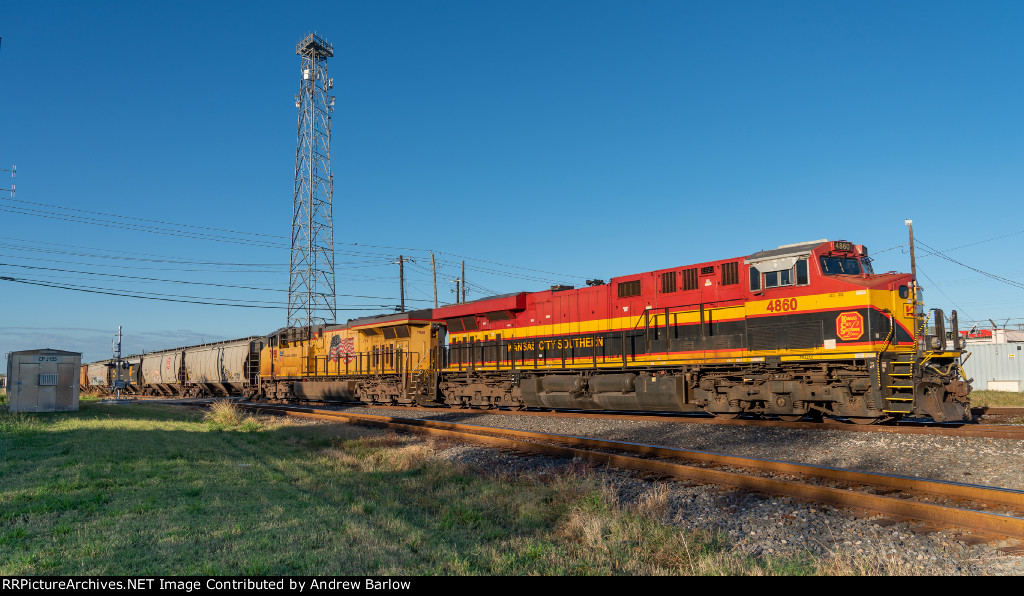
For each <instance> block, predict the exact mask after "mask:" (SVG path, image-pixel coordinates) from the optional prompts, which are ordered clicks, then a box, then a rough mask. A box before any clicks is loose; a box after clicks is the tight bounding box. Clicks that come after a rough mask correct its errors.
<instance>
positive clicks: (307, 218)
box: [288, 33, 337, 330]
mask: <svg viewBox="0 0 1024 596" xmlns="http://www.w3.org/2000/svg"><path fill="white" fill-rule="evenodd" d="M295 53H296V54H297V55H298V56H300V57H301V58H302V65H301V68H300V71H299V93H298V95H296V96H295V107H296V108H298V109H299V132H298V140H297V142H296V145H295V195H294V198H293V201H292V251H291V252H292V254H291V265H290V268H289V272H288V326H289V327H305V328H307V330H308V328H309V326H311V325H318V324H323V323H334V322H335V321H336V320H337V318H336V315H337V302H336V299H335V291H334V215H333V207H332V201H333V197H334V178H333V177H332V176H331V111H333V109H334V97H332V96H330V95H329V92H330V90H331V88H332V87H333V86H334V79H329V78H327V68H326V65H327V59H328V58H331V57H332V56H334V48H333V47H332V46H331V44H329V43H327V42H325V41H324V40H322V39H320V38H319V37H318V36H317V35H315V34H313V33H310V34H309V35H307V36H306V38H305V39H303V40H302V41H300V42H299V43H298V45H296V46H295Z"/></svg>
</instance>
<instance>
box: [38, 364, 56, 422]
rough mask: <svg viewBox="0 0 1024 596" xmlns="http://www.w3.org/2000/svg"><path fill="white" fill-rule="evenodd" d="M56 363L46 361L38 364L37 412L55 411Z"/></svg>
mask: <svg viewBox="0 0 1024 596" xmlns="http://www.w3.org/2000/svg"><path fill="white" fill-rule="evenodd" d="M59 376H60V375H58V374H57V363H56V362H47V363H45V364H41V365H39V374H38V376H37V377H36V379H37V382H38V383H39V395H38V397H37V399H38V407H37V408H36V410H37V411H39V412H56V411H57V382H58V377H59Z"/></svg>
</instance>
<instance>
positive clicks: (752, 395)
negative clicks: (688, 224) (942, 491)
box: [262, 240, 970, 422]
mask: <svg viewBox="0 0 1024 596" xmlns="http://www.w3.org/2000/svg"><path fill="white" fill-rule="evenodd" d="M952 315H953V316H952V321H953V326H954V331H955V325H956V323H955V321H956V313H955V312H953V313H952ZM396 317H397V319H396ZM403 317H404V318H403ZM929 318H930V319H931V320H932V321H933V322H934V333H932V334H931V335H927V336H926V334H925V331H926V329H928V321H929ZM396 321H402V322H401V323H400V324H401V325H405V326H408V328H409V329H410V330H413V329H416V330H417V331H416V334H413V333H412V332H411V331H410V334H409V335H407V336H404V337H402V336H400V335H398V334H397V332H393V333H392V335H393V338H392V339H393V340H395V341H393V342H392V344H391V347H390V348H388V349H390V350H395V349H400V350H403V354H407V355H408V354H410V353H415V354H416V356H415V357H412V356H403V357H402V358H409V363H405V360H402V362H403V364H402V366H401V367H398V368H396V367H394V366H391V368H387V367H386V366H385V367H382V366H379V365H376V366H374V365H366V366H363V365H362V364H360V365H359V366H358V367H357V368H358V370H353V368H352V366H349V367H348V368H347V369H345V370H343V369H342V368H341V367H340V366H338V365H333V368H332V365H330V364H329V361H328V360H325V362H327V364H325V365H324V366H323V367H321V365H319V364H317V363H318V362H319V360H317V359H318V358H323V356H324V354H326V353H327V351H329V348H328V347H327V345H326V341H327V338H328V337H329V336H330V335H329V334H330V333H332V332H338V331H337V329H345V331H344V333H347V334H350V335H351V334H353V333H354V334H355V335H352V337H353V340H354V341H357V343H359V345H357V346H356V347H355V348H354V350H353V354H351V355H350V356H349V357H350V358H354V359H358V361H359V362H360V363H362V362H380V360H373V358H374V356H373V354H374V352H372V351H367V350H370V349H371V348H372V349H377V350H381V349H385V348H384V347H377V348H373V347H372V346H371V343H368V342H366V341H363V342H361V343H360V342H359V341H358V340H356V338H361V337H362V338H365V337H367V333H370V334H372V333H376V332H375V331H368V330H370V329H378V328H379V330H380V331H379V332H380V333H381V334H383V333H384V329H386V328H388V327H393V326H395V325H398V324H399V323H396ZM944 321H945V319H944V316H943V314H942V313H941V311H935V312H934V316H933V317H930V316H929V315H928V314H927V313H925V312H924V310H923V305H922V303H921V301H920V292H919V291H917V288H916V287H915V285H914V281H913V279H912V276H911V275H910V274H905V273H894V272H891V273H883V274H875V273H874V272H873V271H872V269H871V262H870V259H869V258H868V256H867V251H866V249H865V248H864V247H863V246H859V245H855V244H852V243H850V242H845V241H837V242H829V241H824V240H822V241H816V242H809V243H802V244H794V245H787V246H780V247H779V248H777V249H774V250H767V251H762V252H758V253H755V254H752V255H750V256H747V257H737V258H732V259H724V260H720V261H713V262H708V263H700V264H696V265H690V266H686V267H673V268H670V269H663V270H658V271H650V272H646V273H640V274H634V275H627V276H622V277H618V278H613V279H612V280H611V281H610V282H609V283H604V282H601V281H593V282H588V287H584V288H578V289H577V288H571V287H566V286H555V287H552V288H551V290H548V291H542V292H529V293H527V292H523V293H516V294H508V295H503V296H496V297H492V298H486V299H482V300H477V301H474V302H467V303H462V304H455V305H450V306H445V307H441V308H437V309H434V310H433V311H421V312H419V313H412V314H408V315H401V316H399V315H394V316H391V317H384V318H376V319H372V318H371V319H361V320H359V321H353V322H350V324H349V325H347V326H337V327H336V328H335V330H334V331H332V330H331V329H330V328H327V329H322V330H319V331H317V333H318V336H317V338H315V339H313V340H311V341H297V340H294V339H292V340H289V339H288V337H287V334H288V333H292V332H293V330H285V331H284V332H282V333H281V334H279V337H278V339H277V340H276V341H274V344H275V345H274V346H273V347H272V348H269V349H268V350H266V351H264V356H265V359H264V361H263V368H262V372H263V373H264V383H265V386H266V387H268V388H271V391H270V392H269V395H270V396H271V397H286V398H287V397H308V396H310V395H319V396H320V397H325V398H326V397H339V398H345V397H351V398H358V399H360V400H362V401H366V402H376V403H433V402H440V403H444V404H448V405H452V406H457V407H485V408H487V407H512V408H524V407H526V408H531V407H532V408H558V409H582V410H595V409H609V410H646V411H673V412H699V411H704V412H710V413H713V414H715V415H716V416H723V417H735V416H739V415H741V414H744V413H749V414H764V415H769V416H775V417H778V418H781V419H784V420H795V419H800V418H803V417H805V416H811V417H816V416H821V415H829V416H839V417H844V418H848V419H850V420H852V421H855V422H875V421H879V420H884V419H889V418H898V417H902V416H928V417H931V418H933V419H935V420H937V421H953V420H956V421H960V420H968V419H969V408H968V402H967V394H968V393H969V391H970V385H969V381H967V380H965V379H964V378H963V373H962V370H961V369H960V366H959V359H960V356H961V350H960V346H958V345H955V344H954V345H947V339H946V334H945V330H944V329H943V325H944ZM446 335H447V344H448V346H447V348H445V347H444V344H445V343H446V342H445V339H446ZM414 336H415V337H418V338H420V340H419V343H417V344H415V345H413V344H412V343H411V341H410V340H411V338H412V337H414ZM952 336H953V337H954V338H957V337H958V334H957V333H955V332H954V333H953V334H952ZM954 341H955V340H954ZM321 344H324V345H321ZM363 347H366V349H365V350H364V349H362V348H363ZM292 352H294V354H293V355H292V356H288V354H292ZM282 358H284V359H285V360H282ZM287 358H298V359H297V360H295V361H294V366H293V367H292V368H283V367H280V366H279V368H277V369H276V370H275V369H273V362H278V361H280V362H281V363H282V364H283V363H284V362H285V361H286V359H287ZM268 359H269V360H268ZM413 360H415V361H416V363H417V364H416V365H415V366H414V365H412V364H411V363H412V361H413ZM327 383H334V385H333V386H334V387H335V390H326V391H321V390H314V389H312V388H313V387H317V386H321V387H327V385H326V384H327ZM339 383H343V384H339ZM296 387H297V388H299V389H298V390H296V389H295V388H296ZM382 387H386V390H385V389H381V388H382Z"/></svg>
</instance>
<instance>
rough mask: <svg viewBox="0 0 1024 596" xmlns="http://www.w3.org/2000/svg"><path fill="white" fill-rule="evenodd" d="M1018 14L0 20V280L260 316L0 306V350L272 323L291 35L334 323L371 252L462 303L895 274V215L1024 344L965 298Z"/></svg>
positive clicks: (369, 284) (139, 345)
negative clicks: (848, 258) (319, 183)
mask: <svg viewBox="0 0 1024 596" xmlns="http://www.w3.org/2000/svg"><path fill="white" fill-rule="evenodd" d="M1022 22H1024V4H1021V3H1019V2H971V3H968V2H942V1H934V0H932V1H927V2H914V1H902V2H893V1H888V2H870V1H857V2H853V1H850V2H826V1H822V0H813V1H802V2H785V1H738V0H737V1H715V2H683V1H679V0H675V1H671V2H655V1H647V2H604V1H588V2H568V1H565V2H550V1H548V2H532V1H523V0H519V1H515V2H499V1H479V0H478V1H467V2H459V1H444V2H427V1H422V0H420V1H415V2H399V1H388V2H365V3H354V2H327V3H323V4H319V5H317V4H304V5H302V6H301V7H300V6H299V5H296V4H295V3H285V2H281V3H272V2H258V3H254V2H239V3H228V2H205V3H199V2H182V3H165V4H157V3H137V2H124V3H117V2H50V3H46V4H40V3H31V2H8V3H4V4H3V5H2V6H0V37H2V45H0V168H10V166H11V165H12V164H14V165H17V168H18V176H17V179H16V184H17V193H16V195H15V199H16V201H10V200H0V263H2V264H0V276H5V277H12V278H16V279H21V280H30V281H34V282H36V283H45V284H51V285H52V284H58V285H74V286H76V287H80V288H83V289H91V290H92V291H110V292H113V293H115V294H117V293H122V294H123V293H136V294H138V293H139V292H150V293H151V294H148V295H151V296H162V297H169V296H168V295H172V294H173V295H176V296H177V297H175V299H178V300H192V301H211V299H216V300H214V301H229V300H230V301H239V300H258V301H261V302H258V303H257V302H247V303H245V304H249V305H259V306H278V307H281V308H276V309H268V308H240V307H225V306H209V305H200V304H189V303H178V302H166V301H153V300H142V299H133V298H125V297H118V296H111V295H105V294H97V293H86V292H78V291H70V290H62V289H55V288H48V287H42V286H38V285H28V284H25V283H14V282H0V353H6V352H8V351H12V350H21V349H33V348H40V347H53V348H59V349H68V350H75V351H82V352H83V353H84V356H83V357H84V358H85V359H86V360H96V359H100V358H105V357H108V356H109V352H110V340H111V337H112V335H113V334H114V333H115V332H116V330H117V326H118V325H122V326H123V327H124V333H125V340H124V349H125V351H126V352H127V353H132V352H140V351H143V350H146V351H150V350H157V349H162V348H168V347H173V346H177V345H188V344H192V343H200V342H203V341H214V340H220V339H227V338H234V337H242V336H247V335H252V334H262V333H266V332H268V331H271V330H273V329H276V328H278V327H281V326H283V325H284V323H285V319H286V311H285V310H284V308H283V306H284V304H285V303H286V301H287V284H288V281H287V263H288V257H289V254H288V248H287V237H288V235H289V233H290V225H291V219H290V213H291V211H290V210H291V202H292V185H293V176H294V156H295V136H296V117H297V115H296V110H295V107H294V103H293V96H294V94H295V93H296V91H297V90H298V82H299V58H298V57H297V56H296V55H295V44H296V42H297V41H299V39H301V38H302V37H304V36H305V35H306V34H307V33H308V32H310V31H316V32H317V33H318V34H319V35H321V36H322V37H324V38H325V39H327V40H328V41H329V42H331V43H332V44H333V45H334V48H335V57H334V58H333V59H332V60H330V61H329V62H328V69H329V71H330V74H331V76H333V77H334V78H335V89H334V91H335V95H336V96H337V104H336V106H335V107H336V110H335V112H334V118H333V121H332V126H333V143H332V158H333V164H332V165H333V173H334V180H335V188H334V200H335V205H334V217H335V241H336V242H338V243H339V245H338V249H339V253H338V256H337V261H338V268H337V275H338V282H337V284H338V293H339V294H348V295H352V296H372V297H374V298H355V297H342V296H339V298H338V305H339V309H343V308H355V309H363V310H352V311H347V310H346V311H339V317H340V318H342V319H345V318H348V317H350V316H358V315H363V314H371V313H375V312H381V311H383V310H386V308H387V307H390V306H392V305H395V304H397V302H398V282H397V278H398V267H397V265H395V264H393V262H394V261H395V260H396V259H397V257H398V255H399V254H403V255H405V256H407V257H413V258H414V259H415V260H416V262H415V263H414V264H410V265H409V266H407V268H406V269H407V272H408V274H409V281H408V286H407V297H408V298H410V300H419V301H420V302H412V301H410V303H409V304H410V305H411V306H426V305H428V304H430V302H432V290H431V286H430V277H429V273H428V270H429V262H430V257H429V253H428V252H427V251H428V250H433V251H435V253H436V254H437V256H438V258H439V259H441V261H442V265H441V269H440V272H439V274H438V286H439V293H440V296H441V301H442V302H449V301H451V300H452V299H453V294H452V293H451V290H452V289H453V284H451V283H449V280H451V279H455V278H456V277H457V276H458V274H459V273H458V268H459V265H460V261H461V260H462V258H464V257H465V258H467V278H468V280H469V281H470V284H471V285H470V292H469V298H470V299H472V298H479V297H483V296H485V295H488V294H490V293H503V292H509V291H517V290H537V289H544V288H546V287H547V286H549V285H551V284H554V283H566V284H574V285H581V284H582V283H583V281H584V280H585V279H592V278H601V279H608V278H610V277H613V276H616V275H624V274H628V273H633V272H639V271H646V270H651V269H657V268H663V267H670V266H676V265H684V264H689V263H693V262H700V261H705V260H712V259H720V258H727V257H732V256H739V255H746V254H750V253H752V252H755V251H757V250H762V249H766V248H774V247H775V246H778V245H780V244H789V243H795V242H800V241H806V240H815V239H819V238H829V239H847V240H851V241H854V242H857V243H862V244H865V245H867V246H868V247H869V249H870V250H871V251H872V252H873V253H874V254H875V255H876V261H875V267H876V270H880V271H886V270H901V271H906V270H909V257H908V255H907V254H906V252H905V248H900V246H901V245H904V244H906V242H907V230H906V227H905V226H904V223H903V222H904V219H906V218H912V219H913V220H914V231H915V235H916V238H917V239H918V240H919V241H920V242H921V243H922V244H920V245H919V251H918V265H919V273H920V281H921V283H922V285H923V286H924V287H925V288H926V290H925V292H926V297H927V300H928V302H929V306H932V307H940V308H944V309H946V311H947V313H948V311H949V310H950V309H954V308H956V309H958V310H959V311H960V314H961V317H962V318H966V319H974V320H981V321H986V322H987V319H990V318H991V319H994V320H995V321H996V322H998V323H1002V322H1003V321H1005V320H1007V319H1011V324H1013V323H1024V290H1022V289H1021V287H1018V286H1016V285H1013V283H1006V282H1001V281H998V280H994V279H992V278H991V277H990V276H987V275H985V274H990V275H995V276H1000V277H1003V278H1007V279H1009V280H1011V281H1012V282H1017V280H1020V279H1022V277H1024V276H1022V272H1024V266H1022V265H1021V264H1019V262H1018V260H1019V259H1018V256H1017V255H1018V252H1019V251H1018V250H1017V247H1018V246H1019V244H1020V242H1021V240H1022V239H1024V218H1022V217H1021V216H1022V215H1024V206H1022V203H1021V201H1020V198H1021V188H1022V183H1024V168H1022V165H1024V159H1022V158H1024V118H1022V116H1021V106H1022V105H1024V101H1022V100H1024V79H1022V77H1021V76H1020V73H1021V72H1022V66H1024V64H1022V62H1024V44H1021V43H1020V36H1019V32H1020V30H1021V24H1022ZM0 174H3V175H6V173H3V172H0ZM0 181H4V182H6V181H7V178H3V177H0ZM0 188H7V185H6V184H3V183H0ZM0 196H3V197H6V196H9V195H8V193H0ZM27 209H35V210H36V211H34V212H29V211H27ZM71 210H79V211H71ZM88 212H94V213H88ZM70 216H78V217H88V218H92V219H91V220H90V222H91V223H86V222H84V221H82V220H76V219H75V217H70ZM114 216H121V217H114ZM126 218H137V219H126ZM143 220H148V221H143ZM155 222H169V223H155ZM170 223H176V224H184V226H172V225H170ZM138 226H147V227H149V226H151V227H153V228H156V229H159V230H161V231H163V232H165V233H162V234H161V233H155V232H153V231H149V232H145V231H140V230H138V229H137V227H138ZM196 226H202V227H204V228H215V229H216V230H221V231H216V230H210V229H206V230H201V229H199V228H198V227H196ZM224 230H227V231H224ZM228 231H231V232H242V234H237V233H230V232H228ZM168 232H171V233H173V234H175V235H171V234H169V233H168ZM197 233H203V234H212V235H216V236H218V237H220V238H221V240H222V241H220V242H214V241H210V240H206V239H201V238H197V237H195V235H196V234H197ZM225 239H227V240H230V241H223V240H225ZM239 242H246V243H248V244H240V243H239ZM253 243H255V244H253ZM925 246H927V247H931V248H933V249H936V250H938V251H940V252H942V253H943V254H944V255H946V256H947V257H949V258H952V259H955V260H957V261H959V262H960V263H962V264H963V265H959V264H956V263H953V262H951V261H949V260H946V259H943V258H940V257H937V256H934V255H928V254H927V252H928V249H927V248H924V247H925ZM887 249H892V250H887ZM883 251H885V252H883ZM967 266H969V267H970V268H968V267H967ZM29 267H35V269H31V268H29ZM40 267H45V268H48V269H39V268H40ZM972 268H973V269H972ZM57 269H59V270H62V271H56V270H57ZM97 273H104V274H107V275H96V274H97ZM114 275H121V276H124V277H113V276H114ZM138 278H148V279H138ZM155 280H174V281H175V282H183V281H185V282H189V283H187V284H183V283H170V282H167V281H155ZM200 284H220V285H200ZM225 286H242V287H225ZM235 303H236V304H241V303H239V302H235ZM271 303H273V304H271Z"/></svg>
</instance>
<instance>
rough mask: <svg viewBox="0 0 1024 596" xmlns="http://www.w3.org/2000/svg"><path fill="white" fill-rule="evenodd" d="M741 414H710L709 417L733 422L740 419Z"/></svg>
mask: <svg viewBox="0 0 1024 596" xmlns="http://www.w3.org/2000/svg"><path fill="white" fill-rule="evenodd" d="M741 414H743V412H711V415H712V416H714V417H715V418H721V419H722V420H735V419H737V418H739V417H740V415H741Z"/></svg>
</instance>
